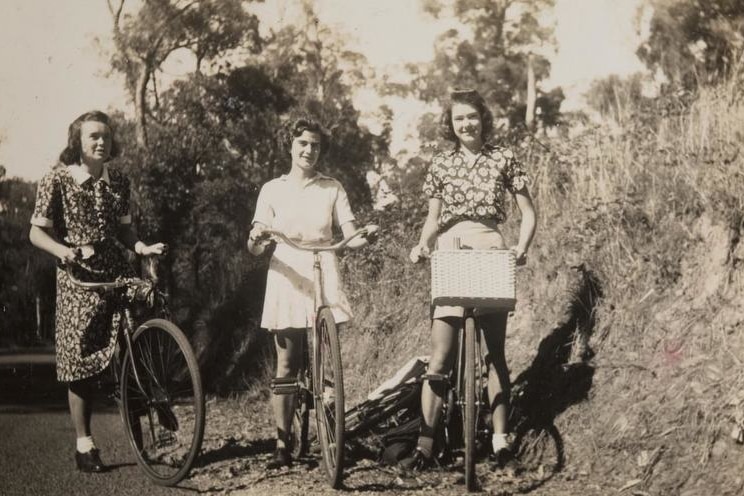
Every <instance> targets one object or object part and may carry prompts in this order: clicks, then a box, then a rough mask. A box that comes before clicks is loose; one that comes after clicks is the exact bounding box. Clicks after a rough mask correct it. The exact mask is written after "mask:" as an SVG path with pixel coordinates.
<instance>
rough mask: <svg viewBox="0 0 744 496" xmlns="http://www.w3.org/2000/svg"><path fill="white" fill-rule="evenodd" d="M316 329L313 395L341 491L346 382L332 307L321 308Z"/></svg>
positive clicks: (327, 463) (328, 466)
mask: <svg viewBox="0 0 744 496" xmlns="http://www.w3.org/2000/svg"><path fill="white" fill-rule="evenodd" d="M315 329H316V333H315V339H316V340H317V343H313V352H314V357H313V395H314V399H315V421H316V423H317V437H318V439H319V441H320V449H321V453H322V455H323V466H324V467H325V470H326V475H327V476H328V480H329V482H330V484H331V487H333V488H334V489H338V487H339V486H340V484H341V477H342V472H343V463H344V426H345V415H344V413H345V410H344V379H343V370H342V368H341V346H340V344H339V340H338V332H337V329H336V321H335V320H334V319H333V314H332V313H331V310H330V309H329V308H327V307H322V308H321V309H320V311H319V312H318V318H317V321H316V327H315ZM338 412H340V414H338Z"/></svg>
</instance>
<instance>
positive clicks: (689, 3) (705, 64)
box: [637, 0, 744, 89]
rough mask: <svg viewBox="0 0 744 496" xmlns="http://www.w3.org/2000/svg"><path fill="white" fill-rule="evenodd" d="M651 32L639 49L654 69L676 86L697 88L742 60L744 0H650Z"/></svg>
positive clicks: (723, 74) (727, 73)
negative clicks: (743, 0)
mask: <svg viewBox="0 0 744 496" xmlns="http://www.w3.org/2000/svg"><path fill="white" fill-rule="evenodd" d="M648 4H649V5H650V7H651V8H652V9H653V11H652V15H651V21H650V26H649V30H650V32H649V37H648V40H646V41H645V42H644V43H643V44H642V45H641V46H640V47H639V48H638V51H637V54H638V56H639V57H640V58H641V60H642V61H644V62H645V63H646V65H647V66H648V67H649V68H650V69H651V70H654V71H656V70H660V71H662V72H663V73H664V75H665V76H666V77H667V79H669V81H670V82H671V83H672V85H673V86H678V87H683V88H686V89H694V88H696V87H697V86H699V85H701V84H708V83H715V82H718V81H720V80H722V79H723V78H725V77H726V76H728V75H729V73H730V72H731V70H732V69H734V68H735V67H737V64H738V65H739V66H740V65H741V62H742V61H741V57H742V54H744V2H742V1H740V0H649V1H648Z"/></svg>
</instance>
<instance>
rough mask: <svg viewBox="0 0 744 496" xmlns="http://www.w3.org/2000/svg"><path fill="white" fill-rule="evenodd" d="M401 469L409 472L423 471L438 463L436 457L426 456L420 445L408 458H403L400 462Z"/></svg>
mask: <svg viewBox="0 0 744 496" xmlns="http://www.w3.org/2000/svg"><path fill="white" fill-rule="evenodd" d="M398 465H399V466H400V468H401V469H403V470H405V471H408V472H423V471H425V470H429V469H430V468H433V467H434V466H435V465H436V461H435V460H434V458H432V457H430V456H426V455H425V454H424V452H423V451H421V450H420V449H419V448H418V447H416V449H415V450H413V453H412V454H411V455H410V456H408V457H407V458H403V459H402V460H401V461H400V463H399V464H398Z"/></svg>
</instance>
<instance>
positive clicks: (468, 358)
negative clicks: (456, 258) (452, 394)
mask: <svg viewBox="0 0 744 496" xmlns="http://www.w3.org/2000/svg"><path fill="white" fill-rule="evenodd" d="M476 332H477V329H476V327H475V318H473V317H472V316H471V317H468V318H466V319H465V387H464V389H465V391H464V394H463V401H464V403H465V405H464V407H465V408H464V409H465V415H464V416H463V431H464V432H463V434H464V435H463V437H464V438H465V457H464V458H465V485H466V486H467V489H468V491H474V490H475V489H476V475H475V427H476V422H477V421H478V418H477V410H476V407H477V405H476V387H477V386H476V380H475V379H476V366H477V361H476V356H475V355H476V339H477V334H476ZM477 372H480V371H477Z"/></svg>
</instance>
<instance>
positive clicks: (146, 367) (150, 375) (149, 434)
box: [66, 251, 205, 486]
mask: <svg viewBox="0 0 744 496" xmlns="http://www.w3.org/2000/svg"><path fill="white" fill-rule="evenodd" d="M80 253H81V252H80V251H79V252H78V259H77V261H76V262H75V263H74V264H68V265H67V267H66V270H67V275H68V276H69V278H70V281H71V282H72V284H73V285H75V286H77V287H79V288H82V289H85V290H88V291H114V292H117V295H118V297H119V300H118V302H117V304H118V306H119V311H121V312H122V316H123V318H122V325H121V327H120V329H119V338H118V339H119V343H118V347H117V348H118V351H117V353H115V357H116V358H115V359H114V360H113V361H112V365H113V366H112V369H113V371H114V377H115V383H116V384H117V385H118V389H117V391H115V393H114V397H115V399H116V400H117V403H118V405H119V410H120V412H121V417H122V420H123V422H124V430H125V432H126V435H127V439H128V440H129V444H130V445H131V447H132V449H133V451H134V455H135V458H136V460H137V464H138V465H139V466H140V467H141V468H142V469H143V470H144V472H145V474H146V475H147V476H148V477H149V478H150V479H151V480H152V481H153V482H155V483H156V484H159V485H164V486H172V485H175V484H177V483H178V482H180V481H181V480H182V479H183V478H184V477H186V475H187V474H188V473H189V471H190V470H191V467H192V466H193V464H194V461H195V459H196V456H197V454H198V453H199V450H200V449H201V444H202V439H203V436H204V418H205V405H204V391H203V389H202V382H201V375H200V372H199V366H198V363H197V360H196V356H195V355H194V351H193V350H192V348H191V345H190V344H189V341H188V339H187V338H186V336H185V335H184V333H183V331H181V330H180V329H179V328H178V326H176V324H174V323H173V322H171V321H170V320H169V312H168V302H167V296H166V294H165V293H163V292H161V291H159V290H158V289H157V288H156V286H155V284H154V282H153V281H152V280H144V279H140V278H123V279H117V280H115V281H107V282H85V281H82V280H80V279H79V278H78V276H79V274H86V273H87V274H89V275H92V274H95V273H96V272H98V271H96V270H94V269H91V268H90V267H87V266H86V264H85V261H84V260H82V259H81V257H80ZM137 301H144V302H146V303H147V304H148V306H149V307H150V308H152V309H153V310H154V311H155V315H160V316H162V317H163V318H152V319H149V320H146V321H145V322H143V323H142V324H140V325H139V326H136V325H135V317H134V314H135V306H136V305H135V303H136V302H137Z"/></svg>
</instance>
